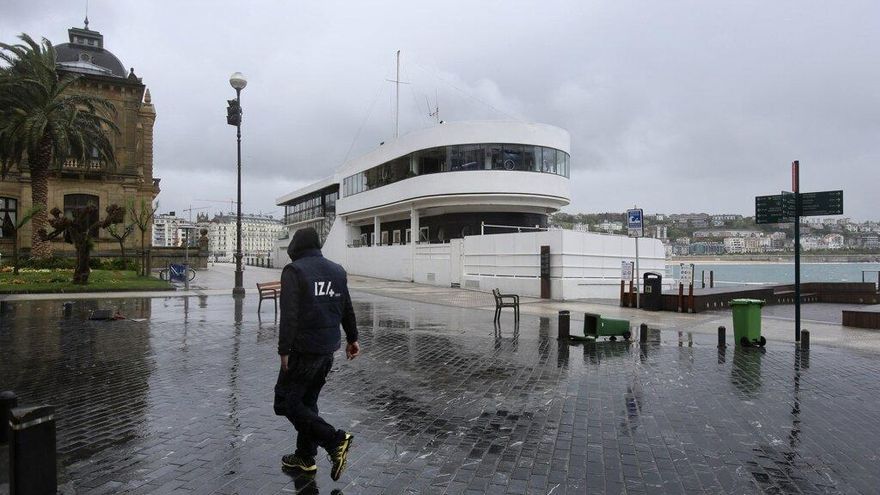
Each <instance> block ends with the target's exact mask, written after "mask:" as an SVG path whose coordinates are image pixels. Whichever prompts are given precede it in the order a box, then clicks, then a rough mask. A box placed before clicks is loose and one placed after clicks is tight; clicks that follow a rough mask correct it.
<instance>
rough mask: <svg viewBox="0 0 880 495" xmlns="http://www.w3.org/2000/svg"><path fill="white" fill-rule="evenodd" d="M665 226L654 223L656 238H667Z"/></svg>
mask: <svg viewBox="0 0 880 495" xmlns="http://www.w3.org/2000/svg"><path fill="white" fill-rule="evenodd" d="M667 232H668V230H667V227H666V226H665V225H655V226H654V237H656V238H657V239H666V238H667V235H666V234H667Z"/></svg>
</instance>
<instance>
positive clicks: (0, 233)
mask: <svg viewBox="0 0 880 495" xmlns="http://www.w3.org/2000/svg"><path fill="white" fill-rule="evenodd" d="M17 221H18V200H17V199H13V198H0V238H2V237H9V236H11V235H12V232H6V226H7V225H8V226H11V227H12V228H15V222H17Z"/></svg>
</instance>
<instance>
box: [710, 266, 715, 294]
mask: <svg viewBox="0 0 880 495" xmlns="http://www.w3.org/2000/svg"><path fill="white" fill-rule="evenodd" d="M709 288H710V289H713V288H715V270H709Z"/></svg>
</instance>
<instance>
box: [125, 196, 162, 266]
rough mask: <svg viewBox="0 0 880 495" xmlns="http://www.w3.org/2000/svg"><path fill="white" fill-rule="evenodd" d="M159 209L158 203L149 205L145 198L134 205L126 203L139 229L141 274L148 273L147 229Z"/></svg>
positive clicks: (149, 227) (150, 227) (150, 226)
mask: <svg viewBox="0 0 880 495" xmlns="http://www.w3.org/2000/svg"><path fill="white" fill-rule="evenodd" d="M158 209H159V203H156V206H153V205H151V204H150V203H149V202H147V201H146V200H143V199H142V200H141V202H140V204H139V205H138V206H137V207H135V205H133V204H129V205H128V212H129V213H130V214H131V218H132V220H133V221H134V224H135V225H137V228H138V230H140V231H141V272H140V273H141V275H143V276H147V275H149V273H150V266H149V263H148V262H149V259H148V258H149V256H148V255H147V247H146V242H147V231H149V230H151V229H152V225H153V218H154V217H155V216H156V210H158Z"/></svg>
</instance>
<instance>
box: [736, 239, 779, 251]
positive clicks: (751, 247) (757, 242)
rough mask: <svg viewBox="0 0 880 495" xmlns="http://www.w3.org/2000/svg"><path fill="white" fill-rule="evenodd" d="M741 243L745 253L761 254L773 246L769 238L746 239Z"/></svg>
mask: <svg viewBox="0 0 880 495" xmlns="http://www.w3.org/2000/svg"><path fill="white" fill-rule="evenodd" d="M743 241H744V244H743V250H744V251H745V252H746V253H763V252H766V251H767V250H769V249H770V248H771V247H772V245H773V240H772V239H770V238H769V237H746V238H745V239H744V240H743Z"/></svg>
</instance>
